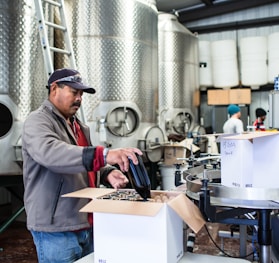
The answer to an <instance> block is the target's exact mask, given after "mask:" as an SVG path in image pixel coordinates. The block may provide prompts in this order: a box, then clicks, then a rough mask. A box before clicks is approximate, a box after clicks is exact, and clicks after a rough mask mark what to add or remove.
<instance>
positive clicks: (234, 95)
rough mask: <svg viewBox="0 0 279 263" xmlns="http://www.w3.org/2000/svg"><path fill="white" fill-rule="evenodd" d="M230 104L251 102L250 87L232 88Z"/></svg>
mask: <svg viewBox="0 0 279 263" xmlns="http://www.w3.org/2000/svg"><path fill="white" fill-rule="evenodd" d="M229 103H230V104H251V90H250V89H230V90H229Z"/></svg>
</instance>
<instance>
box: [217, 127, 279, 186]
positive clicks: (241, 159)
mask: <svg viewBox="0 0 279 263" xmlns="http://www.w3.org/2000/svg"><path fill="white" fill-rule="evenodd" d="M219 139H220V143H221V145H220V148H221V183H222V185H224V186H228V187H254V188H278V187H279V180H278V171H279V159H278V156H279V132H253V133H247V134H241V135H234V136H220V138H219Z"/></svg>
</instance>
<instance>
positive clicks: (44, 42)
mask: <svg viewBox="0 0 279 263" xmlns="http://www.w3.org/2000/svg"><path fill="white" fill-rule="evenodd" d="M34 2H35V8H36V15H37V19H38V24H39V34H40V40H41V46H42V50H43V56H44V61H45V66H46V70H47V77H49V76H50V75H51V73H52V72H53V71H54V65H53V64H54V63H53V54H54V52H56V53H60V54H64V55H65V56H67V57H68V59H69V63H70V65H69V66H70V67H71V68H73V69H76V62H75V57H74V52H73V47H72V43H71V39H70V36H69V32H68V29H67V23H66V16H65V7H64V0H34ZM43 4H46V5H49V8H55V7H56V8H58V9H59V15H60V24H57V23H54V22H51V21H47V19H46V18H45V13H44V8H43ZM48 29H56V30H59V31H61V33H62V35H63V40H64V45H65V49H61V48H57V47H54V46H51V45H50V41H49V36H50V34H48V33H49V30H48Z"/></svg>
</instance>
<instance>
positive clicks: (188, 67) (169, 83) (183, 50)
mask: <svg viewBox="0 0 279 263" xmlns="http://www.w3.org/2000/svg"><path fill="white" fill-rule="evenodd" d="M158 35H159V40H158V50H159V52H158V54H159V58H158V59H159V123H160V127H161V128H162V130H164V131H165V132H166V134H167V135H168V134H172V133H174V134H182V135H187V133H188V132H190V131H191V130H192V129H193V128H194V125H195V116H196V115H197V112H196V108H195V106H194V105H193V94H194V92H195V91H196V90H198V88H199V64H198V39H197V37H196V36H195V35H194V34H192V33H191V32H190V31H189V30H188V29H187V28H185V27H184V26H183V25H181V24H180V23H179V22H178V20H177V17H176V16H175V15H172V14H165V13H160V14H159V22H158Z"/></svg>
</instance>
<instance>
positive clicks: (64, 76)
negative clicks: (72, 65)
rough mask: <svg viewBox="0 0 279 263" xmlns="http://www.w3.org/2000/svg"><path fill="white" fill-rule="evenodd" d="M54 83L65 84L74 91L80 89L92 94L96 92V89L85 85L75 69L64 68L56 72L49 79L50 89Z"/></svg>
mask: <svg viewBox="0 0 279 263" xmlns="http://www.w3.org/2000/svg"><path fill="white" fill-rule="evenodd" d="M54 82H55V83H57V84H65V85H67V86H70V87H72V88H74V89H80V90H83V91H84V92H87V93H91V94H94V93H95V92H96V90H95V89H94V88H92V87H89V86H86V85H85V84H83V82H82V78H81V76H80V73H79V72H78V71H77V70H74V69H68V68H62V69H57V70H55V71H54V72H53V73H52V74H51V75H50V77H49V79H48V88H50V86H51V84H52V83H54Z"/></svg>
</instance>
